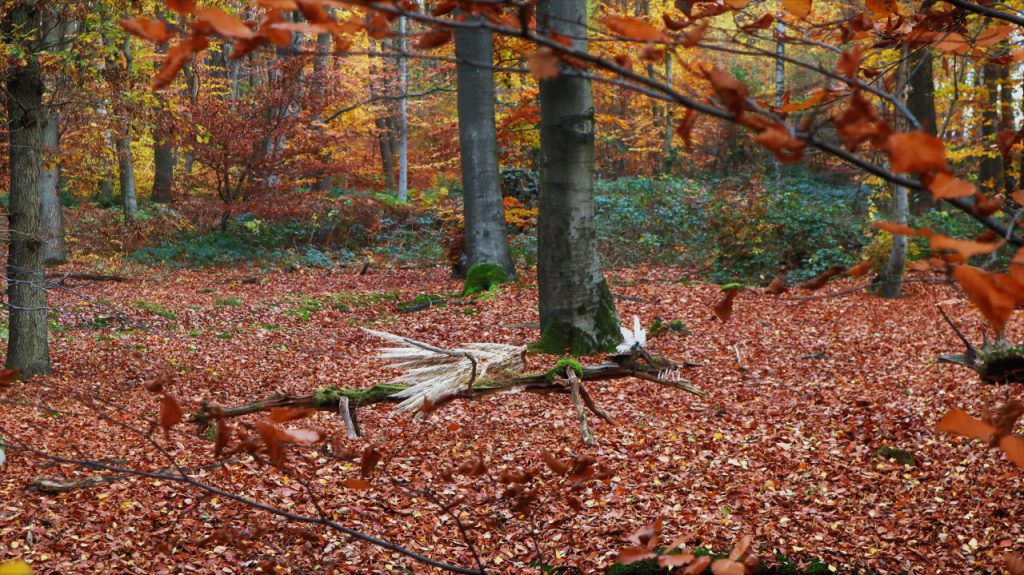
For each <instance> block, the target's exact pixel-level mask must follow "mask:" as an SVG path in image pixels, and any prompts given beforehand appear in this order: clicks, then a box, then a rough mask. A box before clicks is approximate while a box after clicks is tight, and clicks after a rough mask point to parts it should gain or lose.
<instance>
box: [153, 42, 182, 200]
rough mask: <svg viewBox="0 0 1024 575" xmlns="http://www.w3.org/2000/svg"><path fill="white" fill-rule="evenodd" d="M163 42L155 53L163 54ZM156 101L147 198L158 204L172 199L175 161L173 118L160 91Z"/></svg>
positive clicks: (164, 49)
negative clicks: (151, 169)
mask: <svg viewBox="0 0 1024 575" xmlns="http://www.w3.org/2000/svg"><path fill="white" fill-rule="evenodd" d="M165 46H166V45H165V44H161V45H158V46H157V48H156V51H157V54H160V55H165V54H166V53H167V48H166V47H165ZM155 97H156V102H157V112H156V124H155V125H154V126H153V189H152V190H151V191H150V194H149V199H150V200H152V201H154V202H156V203H160V204H169V203H171V202H173V201H174V164H175V163H176V161H177V158H176V157H175V153H174V143H173V141H172V136H173V132H172V130H173V126H174V118H173V117H172V114H171V111H170V110H168V109H167V100H166V99H165V98H164V96H163V93H162V92H156V94H155Z"/></svg>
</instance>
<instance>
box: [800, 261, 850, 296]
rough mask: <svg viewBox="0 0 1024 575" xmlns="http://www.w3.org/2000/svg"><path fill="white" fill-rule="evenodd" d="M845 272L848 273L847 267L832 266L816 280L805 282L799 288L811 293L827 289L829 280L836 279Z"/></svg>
mask: <svg viewBox="0 0 1024 575" xmlns="http://www.w3.org/2000/svg"><path fill="white" fill-rule="evenodd" d="M845 271H846V268H845V267H843V266H840V265H835V266H832V267H830V268H828V269H827V270H825V271H823V272H821V273H820V274H818V276H817V277H815V278H814V279H810V280H808V281H805V282H804V283H802V284H800V285H799V286H797V287H799V288H801V289H805V290H811V291H814V290H816V289H821V288H823V287H825V284H827V283H828V280H830V279H832V278H834V277H836V276H837V275H839V274H841V273H843V272H845Z"/></svg>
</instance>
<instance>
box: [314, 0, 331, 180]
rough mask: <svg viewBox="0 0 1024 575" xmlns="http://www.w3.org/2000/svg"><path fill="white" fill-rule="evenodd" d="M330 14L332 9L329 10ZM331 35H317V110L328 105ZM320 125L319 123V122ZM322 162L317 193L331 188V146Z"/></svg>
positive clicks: (323, 153)
mask: <svg viewBox="0 0 1024 575" xmlns="http://www.w3.org/2000/svg"><path fill="white" fill-rule="evenodd" d="M327 10H328V12H329V13H330V11H331V9H330V8H328V9H327ZM331 41H332V39H331V35H330V34H326V33H325V34H317V36H316V58H315V59H314V60H313V84H314V88H315V89H316V96H317V99H316V102H317V103H316V106H317V110H321V109H323V106H324V105H325V104H326V98H327V68H328V65H329V63H330V60H329V56H330V53H331ZM316 119H317V120H320V114H319V112H318V113H317V114H316ZM318 123H319V122H318ZM321 160H322V161H323V164H324V166H323V167H322V171H321V172H320V173H318V174H317V175H316V182H315V183H314V185H313V186H314V187H313V189H314V190H315V191H317V192H326V191H327V190H329V189H330V187H331V174H329V173H328V172H327V170H326V166H327V165H329V163H330V161H331V151H330V147H329V146H324V147H323V148H322V151H321Z"/></svg>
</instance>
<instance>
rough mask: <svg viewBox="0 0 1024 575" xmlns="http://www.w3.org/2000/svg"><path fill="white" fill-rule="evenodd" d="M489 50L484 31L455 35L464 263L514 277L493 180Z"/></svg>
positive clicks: (494, 142)
mask: <svg viewBox="0 0 1024 575" xmlns="http://www.w3.org/2000/svg"><path fill="white" fill-rule="evenodd" d="M493 50H494V46H493V38H492V36H491V32H490V31H489V30H486V29H484V28H475V29H461V28H460V29H457V30H456V31H455V57H456V59H457V60H458V65H457V66H456V73H457V86H458V95H457V99H458V113H459V158H460V160H461V163H462V195H463V213H464V215H465V225H466V243H465V251H466V263H467V265H468V266H470V267H471V266H473V265H474V264H478V263H492V264H497V265H499V266H501V267H502V268H503V269H504V270H505V273H506V274H507V275H508V276H509V277H513V276H514V275H515V272H516V270H515V265H514V264H513V262H512V256H511V255H510V254H509V249H508V237H507V234H506V228H505V207H504V204H503V203H502V198H501V182H500V181H499V180H498V140H497V130H496V128H495V124H494V103H495V95H494V73H493V71H492V69H491V67H492V65H493V62H492V58H493Z"/></svg>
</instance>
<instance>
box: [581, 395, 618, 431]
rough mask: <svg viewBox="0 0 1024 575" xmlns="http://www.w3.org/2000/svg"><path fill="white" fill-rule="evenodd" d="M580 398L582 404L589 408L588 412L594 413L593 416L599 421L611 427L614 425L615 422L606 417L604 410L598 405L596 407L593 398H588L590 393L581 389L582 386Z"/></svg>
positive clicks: (606, 413) (610, 417) (608, 416)
mask: <svg viewBox="0 0 1024 575" xmlns="http://www.w3.org/2000/svg"><path fill="white" fill-rule="evenodd" d="M580 397H582V398H583V403H585V404H586V406H587V407H588V408H590V411H592V412H594V415H596V416H598V417H600V418H601V419H603V420H605V421H607V422H608V423H610V424H612V425H616V423H617V422H616V421H615V419H613V418H612V416H610V415H608V412H607V411H605V410H604V408H602V407H601V406H600V405H598V404H597V403H596V402H595V401H594V398H592V397H590V393H588V392H587V388H585V387H583V386H582V385H581V386H580Z"/></svg>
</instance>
